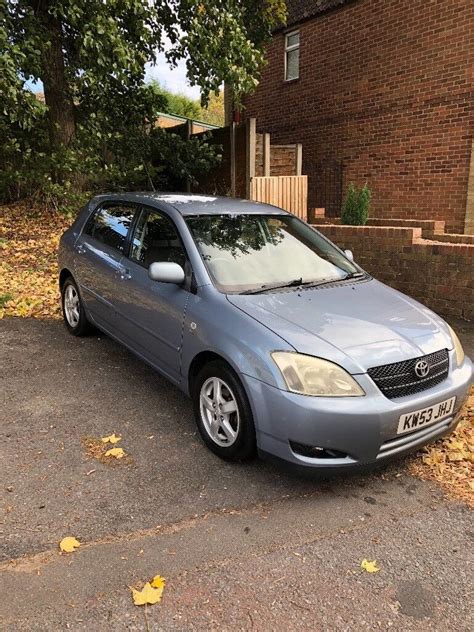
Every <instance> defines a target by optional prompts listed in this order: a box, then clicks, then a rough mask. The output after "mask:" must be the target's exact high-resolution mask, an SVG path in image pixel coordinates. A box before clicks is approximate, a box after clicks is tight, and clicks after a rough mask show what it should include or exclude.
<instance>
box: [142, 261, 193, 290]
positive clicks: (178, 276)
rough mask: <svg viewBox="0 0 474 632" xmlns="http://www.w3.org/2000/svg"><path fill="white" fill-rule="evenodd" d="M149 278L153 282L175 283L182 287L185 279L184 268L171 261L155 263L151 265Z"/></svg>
mask: <svg viewBox="0 0 474 632" xmlns="http://www.w3.org/2000/svg"><path fill="white" fill-rule="evenodd" d="M148 276H149V277H150V279H151V280H152V281H160V282H161V283H175V284H176V285H181V284H182V283H183V282H184V279H185V274H184V270H183V268H182V267H181V266H180V265H179V264H178V263H173V262H171V261H155V263H152V264H150V267H149V268H148Z"/></svg>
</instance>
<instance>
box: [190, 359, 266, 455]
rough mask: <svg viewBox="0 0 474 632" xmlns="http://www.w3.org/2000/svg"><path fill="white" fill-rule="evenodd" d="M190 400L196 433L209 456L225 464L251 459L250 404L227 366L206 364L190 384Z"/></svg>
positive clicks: (253, 432)
mask: <svg viewBox="0 0 474 632" xmlns="http://www.w3.org/2000/svg"><path fill="white" fill-rule="evenodd" d="M192 399H193V406H194V415H195V418H196V423H197V426H198V429H199V432H200V434H201V437H202V438H203V440H204V443H205V444H206V445H207V447H208V448H209V449H210V450H212V452H214V453H215V454H217V455H218V456H220V457H221V458H222V459H226V460H229V461H244V460H247V459H250V458H251V457H253V456H254V455H255V451H256V440H255V426H254V423H253V416H252V411H251V408H250V404H249V401H248V398H247V395H246V393H245V390H244V387H243V386H242V384H241V382H240V380H239V378H238V377H237V375H236V374H235V372H234V371H233V370H232V369H231V368H230V367H229V365H228V364H226V363H225V362H221V361H213V362H209V364H206V365H205V366H204V367H203V368H202V369H201V371H200V372H199V373H198V375H197V377H196V379H195V380H194V384H193V392H192Z"/></svg>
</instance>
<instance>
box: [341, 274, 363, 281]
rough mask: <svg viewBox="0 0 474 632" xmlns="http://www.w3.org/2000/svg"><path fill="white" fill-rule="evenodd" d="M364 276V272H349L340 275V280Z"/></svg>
mask: <svg viewBox="0 0 474 632" xmlns="http://www.w3.org/2000/svg"><path fill="white" fill-rule="evenodd" d="M365 276H366V273H365V272H349V273H348V274H346V276H345V277H342V279H341V281H347V280H348V279H362V277H365Z"/></svg>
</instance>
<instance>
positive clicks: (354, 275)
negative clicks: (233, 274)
mask: <svg viewBox="0 0 474 632" xmlns="http://www.w3.org/2000/svg"><path fill="white" fill-rule="evenodd" d="M365 276H366V273H365V272H349V273H348V274H346V276H344V277H342V278H333V279H321V281H304V282H303V278H302V277H300V278H299V279H293V281H289V282H288V283H281V284H278V285H261V286H260V287H258V288H256V289H255V290H246V291H245V292H241V294H263V293H264V292H271V291H272V290H281V289H283V288H286V287H306V288H308V287H319V286H321V285H328V284H329V283H337V282H338V281H347V280H349V279H361V278H362V277H365Z"/></svg>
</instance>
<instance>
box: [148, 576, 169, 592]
mask: <svg viewBox="0 0 474 632" xmlns="http://www.w3.org/2000/svg"><path fill="white" fill-rule="evenodd" d="M165 584H166V579H165V578H164V577H162V576H161V575H155V576H154V577H153V579H152V580H151V585H152V586H153V588H161V589H162V590H163V588H164V587H165Z"/></svg>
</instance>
